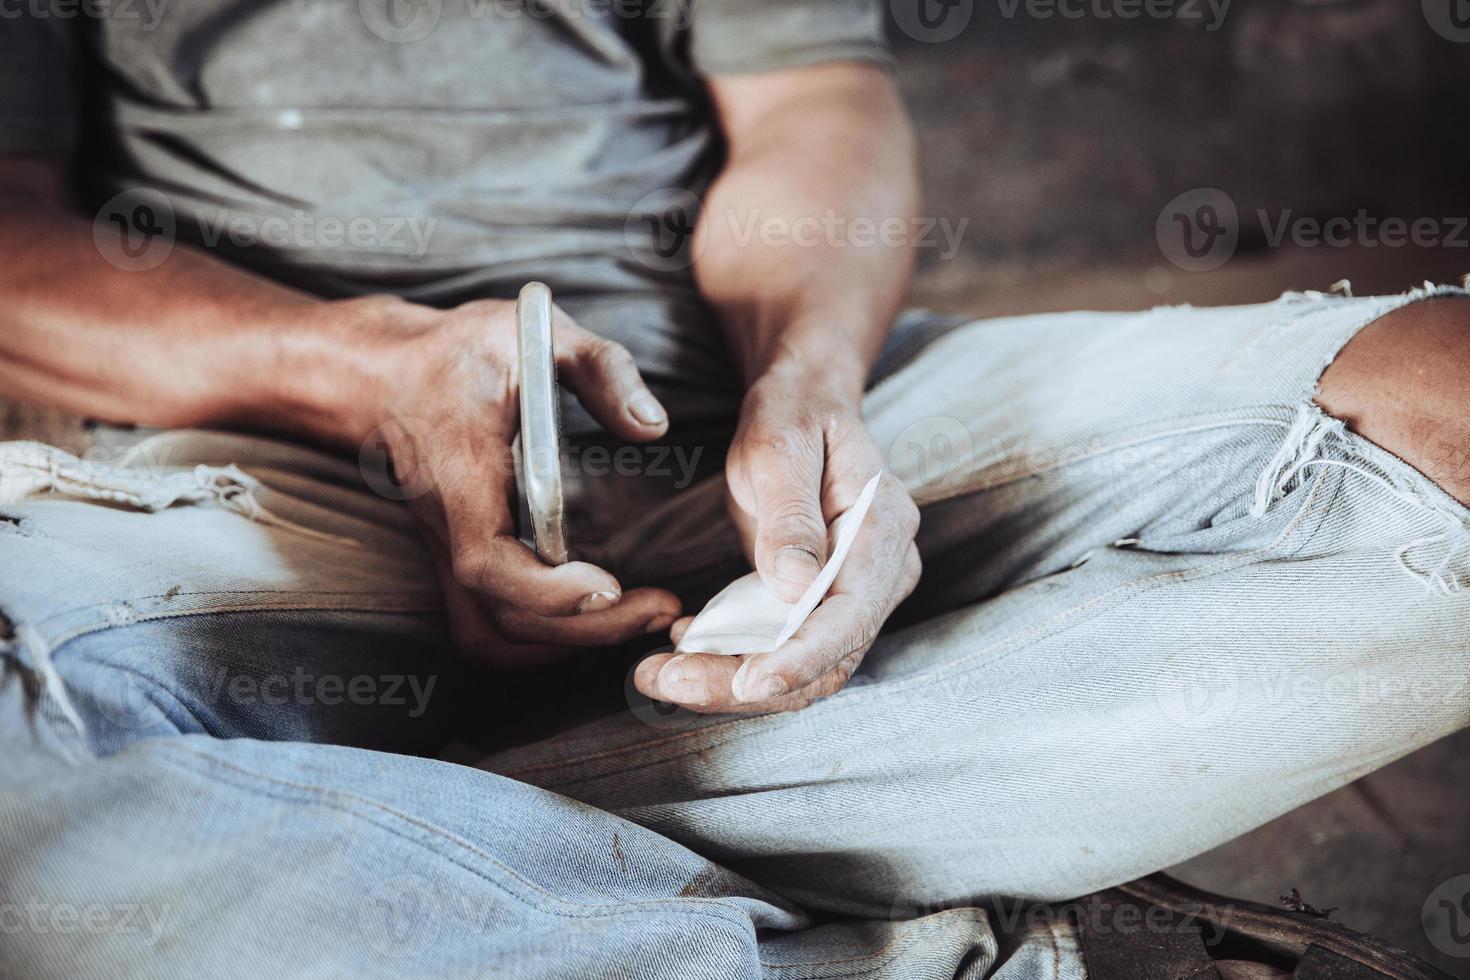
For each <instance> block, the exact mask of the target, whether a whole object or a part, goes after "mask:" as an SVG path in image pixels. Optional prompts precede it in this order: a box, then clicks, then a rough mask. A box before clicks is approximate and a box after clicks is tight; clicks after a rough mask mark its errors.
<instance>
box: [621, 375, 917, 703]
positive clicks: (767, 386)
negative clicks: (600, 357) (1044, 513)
mask: <svg viewBox="0 0 1470 980" xmlns="http://www.w3.org/2000/svg"><path fill="white" fill-rule="evenodd" d="M818 378H819V375H818V374H817V373H816V372H811V373H805V372H795V371H792V372H776V373H773V374H771V375H768V376H766V377H764V378H762V379H761V380H760V381H759V382H757V383H756V384H755V385H754V386H752V387H751V389H750V391H749V393H748V394H747V396H746V399H745V405H744V408H743V411H742V413H741V422H740V429H739V431H738V432H737V433H736V436H735V442H734V445H733V446H732V448H731V450H730V456H729V459H728V461H727V463H726V479H727V481H728V483H729V489H730V502H731V512H732V514H733V515H734V517H735V521H736V524H737V525H738V526H739V528H740V530H741V536H742V538H743V540H744V541H745V543H746V551H747V554H748V555H749V556H750V557H751V559H752V563H753V564H754V565H755V567H756V570H757V571H759V572H760V575H761V581H762V582H763V583H764V584H765V586H766V587H767V588H769V589H770V590H771V591H772V592H774V593H775V594H776V595H778V596H780V597H781V598H782V599H784V600H786V601H787V602H794V601H795V600H796V599H797V598H799V597H800V596H801V594H802V592H804V591H805V590H806V587H807V586H808V585H810V584H811V582H812V580H813V579H814V578H815V577H816V575H817V572H818V571H819V570H820V569H821V567H822V564H823V563H824V562H825V561H826V560H827V557H828V540H827V524H828V523H830V522H831V521H832V520H833V519H835V518H836V517H837V515H839V514H841V513H842V512H843V511H845V510H847V509H848V508H849V507H851V506H852V504H853V503H854V502H855V501H856V500H857V497H858V494H859V493H860V492H861V491H862V489H863V486H864V485H865V484H866V483H867V482H868V480H870V479H871V478H872V476H873V474H875V473H877V472H879V471H881V470H884V463H883V456H882V453H881V452H880V451H879V449H878V447H877V445H875V444H874V442H873V438H872V436H871V435H870V434H869V433H868V430H867V428H866V427H865V426H864V425H863V421H862V418H861V417H860V416H859V415H858V411H857V406H856V404H855V403H853V402H852V400H851V399H848V398H845V397H842V396H840V395H831V396H827V395H823V394H820V393H819V392H818V389H819V387H820V382H819V380H818ZM918 526H919V511H918V508H917V507H915V506H914V502H913V500H912V499H911V498H910V497H909V495H908V493H907V492H905V491H904V489H903V487H902V486H900V485H899V483H898V481H897V480H895V479H894V478H893V476H892V474H889V473H887V472H886V471H885V472H884V475H883V478H882V480H881V481H880V482H879V484H878V493H877V496H876V497H875V498H874V500H873V505H872V508H871V509H870V510H869V511H868V515H867V517H866V519H865V520H864V521H863V526H862V529H861V531H859V533H858V536H857V538H856V539H855V541H854V542H853V547H852V551H851V552H849V553H848V557H847V561H846V562H845V563H844V564H843V566H842V571H841V572H840V573H839V574H838V576H837V579H836V581H835V582H834V583H833V585H832V588H831V590H830V591H829V592H828V594H827V598H826V600H825V601H824V602H823V603H822V604H821V605H820V606H818V607H817V609H816V611H815V612H813V613H812V615H811V617H810V618H809V619H808V620H807V621H806V623H805V625H803V626H802V628H801V629H800V630H798V631H797V633H796V635H795V636H794V637H792V638H791V640H789V641H788V642H787V643H785V644H784V645H782V646H781V647H780V648H779V649H777V650H773V651H771V652H770V653H763V654H757V655H755V656H749V657H732V656H715V655H711V654H683V655H679V656H671V655H668V654H663V655H659V656H654V657H650V658H648V659H647V660H645V661H644V662H643V663H642V664H640V665H639V668H638V671H637V673H636V674H635V675H634V683H635V685H636V686H637V687H638V689H639V690H640V691H642V692H643V693H644V694H645V695H647V696H648V697H651V698H655V699H657V700H660V701H672V702H675V703H677V704H682V705H685V706H687V707H689V708H692V709H694V710H696V711H781V710H791V709H796V708H802V707H805V706H806V705H808V704H810V703H811V702H812V701H813V700H814V699H816V698H819V697H825V696H826V695H829V694H833V693H835V692H836V691H838V690H840V689H841V688H842V686H843V685H844V684H846V683H847V680H848V678H850V677H851V676H852V673H853V671H855V670H856V669H857V666H858V664H859V663H860V662H861V661H862V658H863V655H864V654H866V653H867V651H868V648H869V647H870V646H871V645H872V643H873V640H874V639H875V638H876V637H877V635H878V630H879V629H880V628H881V627H882V625H883V623H884V621H885V620H886V619H887V618H888V616H889V615H890V614H891V613H892V612H893V610H894V608H895V607H896V606H897V605H898V604H899V602H901V601H902V600H903V599H904V598H905V597H906V596H907V595H908V594H909V593H910V592H912V591H913V588H914V586H915V584H917V582H918V580H919V570H920V563H919V552H918V549H917V547H915V545H914V534H915V532H916V531H917V530H918ZM689 622H690V619H688V618H686V619H683V620H680V621H679V622H677V623H675V624H674V630H673V635H674V637H675V639H676V640H677V638H678V637H679V636H681V635H682V633H683V630H684V629H686V628H687V627H688V624H689Z"/></svg>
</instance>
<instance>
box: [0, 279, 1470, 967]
mask: <svg viewBox="0 0 1470 980" xmlns="http://www.w3.org/2000/svg"><path fill="white" fill-rule="evenodd" d="M1429 292H1430V291H1423V292H1419V293H1415V294H1410V295H1409V296H1400V297H1381V298H1360V299H1348V298H1342V297H1337V296H1324V295H1321V294H1315V293H1314V294H1291V295H1288V296H1285V297H1283V298H1282V299H1281V300H1279V301H1277V302H1274V303H1269V304H1263V305H1257V306H1246V307H1235V308H1220V309H1190V308H1163V309H1158V310H1153V311H1149V312H1145V313H1135V314H1094V313H1076V314H1065V315H1043V316H1032V317H1020V318H1010V319H1001V320H992V321H982V322H974V323H966V324H955V323H947V322H941V321H936V320H934V319H932V318H924V317H914V316H911V317H908V318H906V319H905V321H904V323H903V324H901V326H900V329H899V330H898V331H896V333H895V338H894V342H893V343H892V344H891V345H890V348H889V350H888V351H887V352H886V353H885V355H884V358H883V360H882V362H881V364H880V367H879V371H878V376H877V379H876V383H875V384H874V386H873V387H872V389H871V391H870V392H869V394H868V396H867V400H866V403H865V412H866V415H867V417H868V420H869V423H870V425H871V427H872V429H873V431H874V433H875V435H876V437H877V439H878V442H879V444H880V445H881V446H883V447H885V449H886V450H888V452H889V462H890V466H891V468H892V469H893V471H894V473H895V474H896V475H897V476H898V477H899V478H900V479H901V480H902V481H903V482H904V483H905V485H906V486H907V487H908V488H909V489H910V490H911V492H912V493H913V495H914V497H915V498H916V500H917V501H918V502H919V503H920V505H921V507H922V510H923V525H922V528H921V530H920V532H919V545H920V549H921V552H922V554H923V557H924V563H925V571H924V577H923V581H922V582H921V584H920V586H919V589H918V591H917V592H916V593H915V595H914V596H913V597H912V598H911V599H910V600H909V601H908V602H907V603H905V605H904V606H903V607H901V608H900V610H899V612H898V613H897V614H896V615H895V617H894V619H893V620H892V621H891V622H890V624H889V626H888V627H887V628H886V629H885V631H884V633H883V634H882V636H881V637H880V639H879V640H878V642H877V644H876V646H875V647H874V649H873V650H872V652H871V653H870V654H869V656H868V658H867V660H866V662H865V663H864V665H863V668H862V670H861V671H860V672H859V673H858V675H857V676H855V677H854V679H853V681H852V683H851V684H850V685H849V686H848V688H847V689H846V690H844V691H842V692H841V693H839V694H837V695H835V696H833V697H830V698H827V699H825V700H823V701H820V702H818V703H816V704H815V705H813V706H812V707H810V708H808V709H806V710H805V711H801V712H798V713H795V714H785V715H769V716H758V717H733V716H714V717H699V716H694V715H690V714H685V713H683V712H680V711H672V712H670V711H666V710H663V709H662V708H661V707H660V706H658V705H653V704H650V703H648V702H646V701H643V700H641V699H640V698H639V697H638V696H637V695H636V693H628V694H626V695H625V694H624V692H621V691H616V690H614V691H612V696H613V697H614V698H616V699H617V701H618V710H612V711H610V712H608V713H607V715H606V717H602V718H599V719H596V720H592V721H589V722H587V723H585V724H581V725H579V726H577V727H572V728H570V729H568V730H564V731H561V732H559V733H557V734H553V735H551V736H549V737H546V738H542V739H540V740H538V741H534V742H532V743H530V744H520V745H510V746H509V747H507V748H504V749H501V750H500V751H498V752H497V753H496V754H494V755H493V756H491V757H490V758H488V759H484V760H483V761H481V762H480V764H479V766H478V768H476V767H467V766H463V765H458V764H454V763H451V762H447V761H441V760H439V759H435V758H432V757H428V756H431V755H432V754H433V753H436V752H438V751H439V750H440V748H441V746H442V745H443V743H444V741H445V739H446V737H447V735H448V731H447V729H448V727H449V717H448V716H449V711H448V710H447V707H446V706H447V705H448V704H449V703H450V701H451V700H452V698H453V694H454V687H455V680H454V677H455V671H456V669H457V667H456V662H455V660H454V658H453V656H452V655H451V654H450V653H449V652H448V650H447V649H446V646H447V644H446V639H445V635H444V624H443V619H442V615H441V612H440V603H439V597H438V595H437V594H436V591H435V589H434V587H433V585H432V583H433V575H432V573H431V570H430V568H429V566H428V564H427V560H426V558H425V556H424V554H423V553H422V551H421V550H420V548H419V547H418V545H417V543H416V541H415V539H414V537H413V534H412V531H411V528H410V526H409V523H408V521H407V520H406V518H405V516H404V514H403V512H402V509H401V507H400V506H399V505H398V504H397V503H395V502H394V501H392V500H389V499H387V498H386V497H385V496H384V495H383V494H381V493H374V492H372V490H370V489H369V486H365V482H364V476H365V473H366V470H365V469H363V468H360V466H359V465H358V464H356V463H354V462H353V461H344V460H339V459H335V458H332V457H329V456H326V455H324V454H321V453H317V452H314V451H311V450H307V449H302V448H299V447H292V446H288V445H285V444H282V443H276V442H272V441H269V440H264V439H256V438H249V437H243V436H235V435H223V434H208V433H164V434H161V435H157V436H153V437H151V438H149V439H147V440H145V441H143V442H141V443H139V444H137V445H135V446H133V447H132V448H131V449H130V450H128V452H127V454H126V455H125V456H123V457H122V458H121V459H113V460H109V461H108V462H109V464H110V465H100V464H98V463H97V462H96V461H86V460H74V459H70V458H67V457H65V456H62V455H58V454H53V453H51V452H49V451H47V450H44V449H37V448H36V447H34V446H30V447H20V448H17V447H14V446H11V447H9V451H10V456H9V457H4V456H3V455H0V501H3V503H0V612H3V614H4V617H5V621H6V622H5V625H6V628H5V630H4V639H3V640H0V654H3V671H4V673H3V676H0V738H3V748H0V753H3V754H0V974H4V975H7V976H9V975H16V976H27V977H51V976H55V977H82V976H94V975H95V976H103V975H105V976H110V977H116V976H147V977H162V976H176V975H177V976H184V975H189V976H193V975H199V974H204V975H211V976H227V975H261V974H268V973H279V974H281V975H288V976H345V975H352V976H396V975H404V974H415V975H434V976H466V977H468V976H486V975H497V976H500V975H503V976H509V977H517V978H520V977H538V978H539V977H547V978H560V977H579V978H581V977H636V978H663V977H668V978H679V980H687V978H724V977H752V976H768V977H783V978H819V977H821V978H826V977H859V976H860V977H903V978H920V980H926V978H931V977H933V978H939V977H952V976H962V977H966V978H978V977H1001V978H1006V980H1029V978H1037V977H1081V976H1082V975H1083V972H1084V971H1083V967H1082V964H1081V962H1080V958H1079V956H1078V953H1077V946H1076V941H1075V936H1074V934H1073V929H1072V925H1071V924H1070V922H1069V920H1068V919H1067V917H1066V916H1065V915H1060V914H1059V915H1054V916H1040V917H1037V916H1031V915H1028V916H1025V917H1024V921H1019V920H1018V919H1011V920H1009V921H1007V917H1006V916H1005V915H1003V914H998V913H997V911H996V910H997V908H998V907H999V908H1001V909H1002V910H1003V909H1004V908H1005V906H1004V905H1001V906H997V905H996V902H995V900H996V899H997V897H999V896H1013V897H1021V898H1025V899H1029V900H1035V901H1037V902H1058V901H1062V900H1065V899H1068V898H1071V897H1073V896H1078V895H1081V894H1084V893H1087V892H1090V891H1093V890H1095V889H1099V888H1102V887H1106V886H1109V885H1112V884H1114V883H1118V882H1121V881H1125V880H1127V879H1130V878H1133V877H1135V876H1138V875H1140V874H1143V873H1146V872H1150V871H1153V870H1155V869H1158V868H1161V867H1165V866H1168V865H1170V864H1173V863H1175V862H1178V861H1181V860H1183V859H1185V858H1188V857H1190V856H1192V855H1195V854H1197V853H1199V852H1201V851H1203V850H1205V849H1207V848H1210V847H1213V846H1215V845H1217V844H1219V843H1221V842H1223V841H1226V840H1228V839H1230V838H1232V837H1234V836H1236V835H1238V834H1240V833H1243V832H1244V831H1246V830H1249V829H1251V828H1253V827H1255V826H1257V825H1259V824H1261V823H1263V822H1265V821H1267V820H1270V819H1271V818H1273V817H1275V816H1277V815H1279V814H1281V813H1283V812H1285V811H1287V810H1290V809H1292V808H1293V807H1296V806H1299V805H1301V804H1303V803H1305V802H1307V801H1309V800H1311V799H1313V798H1315V797H1317V796H1320V795H1321V794H1323V793H1326V792H1328V791H1330V790H1332V789H1334V788H1336V787H1339V786H1342V785H1343V784H1345V783H1347V782H1349V781H1350V780H1353V779H1355V778H1357V777H1358V776H1361V775H1363V774H1364V773H1367V772H1369V771H1371V770H1373V769H1375V768H1376V767H1379V766H1382V765H1384V764H1385V763H1388V762H1390V761H1392V760H1393V759H1395V758H1398V757H1399V756H1402V755H1404V754H1405V753H1408V752H1410V751H1412V750H1414V749H1416V748H1418V747H1420V746H1422V745H1425V744H1427V743H1428V742H1431V741H1433V740H1435V739H1437V738H1439V737H1441V736H1443V735H1445V734H1448V733H1450V732H1452V731H1454V730H1456V729H1458V728H1460V727H1462V726H1464V725H1466V724H1467V723H1470V591H1462V590H1461V589H1460V586H1461V585H1462V584H1463V583H1465V582H1466V581H1467V577H1470V557H1467V555H1470V549H1467V548H1466V543H1467V538H1470V530H1467V526H1470V513H1467V511H1466V509H1465V508H1464V507H1462V506H1461V505H1460V504H1459V503H1457V502H1456V501H1455V500H1453V499H1452V498H1450V497H1448V496H1447V495H1445V494H1444V493H1443V492H1441V491H1440V490H1439V489H1438V488H1437V487H1436V486H1435V485H1434V484H1433V483H1432V482H1430V481H1429V480H1428V479H1427V478H1426V477H1424V476H1423V475H1421V474H1420V473H1418V472H1417V471H1415V470H1414V469H1412V468H1411V467H1409V466H1408V465H1407V464H1405V463H1403V462H1401V461H1400V460H1398V459H1397V458H1395V457H1394V456H1392V455H1391V454H1390V453H1388V452H1386V451H1384V450H1382V449H1380V448H1378V447H1376V446H1374V445H1372V444H1370V443H1368V442H1366V441H1365V440H1363V439H1361V438H1359V437H1358V436H1356V435H1354V434H1353V433H1351V432H1348V431H1345V430H1344V428H1343V427H1342V426H1341V425H1340V424H1337V423H1336V422H1334V421H1333V420H1332V419H1329V418H1327V417H1325V416H1323V415H1322V413H1321V412H1320V411H1318V410H1317V409H1316V408H1315V407H1314V406H1313V405H1312V403H1311V399H1312V395H1313V391H1314V388H1315V384H1316V379H1317V377H1318V375H1319V374H1320V372H1321V371H1322V370H1323V368H1324V367H1325V365H1326V364H1328V363H1329V362H1330V361H1331V359H1332V358H1333V356H1334V355H1335V353H1336V352H1337V351H1338V350H1339V349H1340V348H1341V347H1342V346H1343V345H1344V344H1345V343H1346V342H1347V341H1348V340H1349V339H1351V338H1352V336H1353V335H1354V334H1355V333H1356V332H1357V331H1358V330H1359V329H1360V328H1362V327H1363V326H1365V325H1367V324H1368V323H1370V322H1372V321H1373V320H1374V319H1376V318H1377V317H1379V316H1381V315H1382V314H1384V313H1386V312H1388V311H1389V310H1391V309H1394V308H1396V307H1398V306H1401V305H1403V304H1405V303H1407V302H1411V301H1413V300H1414V299H1416V298H1420V297H1422V296H1424V295H1428V294H1429ZM1438 292H1447V293H1448V292H1458V291H1455V290H1439V291H1438ZM659 394H660V395H661V397H663V398H664V400H665V404H666V405H668V406H669V407H670V409H671V413H672V415H673V417H674V419H675V421H676V423H677V422H678V419H679V402H678V398H677V393H671V392H669V391H660V392H659ZM6 458H8V459H9V462H8V463H7V462H4V461H3V460H4V459H6ZM364 459H367V456H366V455H365V456H364ZM715 462H716V463H718V460H717V459H716V460H715ZM362 466H366V464H365V463H363V464H362ZM230 467H234V468H230ZM583 475H584V476H585V474H583ZM630 480H637V477H632V476H626V475H623V476H620V475H618V474H616V473H612V474H610V475H608V476H606V477H587V478H586V480H585V481H584V482H585V484H586V485H584V486H582V487H581V489H580V491H579V493H574V494H573V499H574V501H575V500H580V501H581V502H580V504H574V512H573V515H572V527H573V534H574V544H575V543H576V541H578V540H580V541H582V542H584V549H583V552H582V553H583V556H585V557H588V558H590V559H592V560H596V561H599V562H603V563H605V564H606V565H607V566H608V567H609V568H610V569H612V570H613V571H614V572H615V573H617V574H618V575H619V577H620V578H621V579H622V581H623V582H624V584H625V585H632V584H642V583H647V582H656V583H662V584H668V585H670V586H671V587H674V588H675V589H676V591H680V592H682V593H684V594H685V595H686V596H687V597H688V598H689V600H690V601H691V602H697V601H698V597H699V596H700V595H708V594H710V593H711V592H713V590H714V589H716V588H718V587H719V586H720V585H722V584H724V582H726V581H728V580H729V579H730V578H731V577H733V576H734V575H736V574H738V573H739V572H740V571H741V559H740V557H739V552H738V547H737V542H736V539H735V536H734V533H733V531H732V530H731V529H730V527H729V524H728V521H727V518H726V517H725V514H724V509H723V504H722V501H721V493H722V488H721V486H720V483H719V480H718V477H715V478H713V479H708V480H705V481H703V482H699V483H695V484H694V485H693V486H690V487H689V488H687V489H684V490H679V491H673V490H670V491H669V492H668V493H667V494H666V499H664V500H662V501H661V502H658V501H655V502H654V503H652V504H649V503H647V502H646V501H645V502H643V503H640V504H639V505H638V507H637V508H634V509H629V508H621V509H620V508H619V507H618V506H614V505H613V504H612V503H610V502H611V501H616V500H620V499H625V498H626V499H631V498H632V496H636V495H629V494H623V495H622V496H620V493H621V491H620V489H619V488H620V487H623V488H626V487H627V486H629V485H630V484H628V483H627V481H630ZM7 481H8V482H7ZM599 481H602V482H599ZM619 481H622V482H621V483H620V482H619ZM366 482H367V484H369V485H372V484H373V483H374V481H373V480H372V479H368V480H367V481H366ZM574 482H575V481H574ZM655 483H656V481H648V482H646V483H645V484H640V485H639V486H638V493H642V494H647V493H648V492H649V491H648V487H649V486H652V485H655ZM7 488H8V489H7ZM379 489H382V488H381V487H379ZM388 495H389V496H391V495H392V494H391V492H390V493H389V494H388ZM592 503H597V504H598V506H596V507H593V506H592ZM613 686H614V687H615V686H616V685H613ZM629 690H630V691H631V687H629ZM545 697H546V699H547V700H546V701H544V702H542V703H541V704H543V705H544V706H545V711H546V712H547V713H554V711H555V708H556V703H557V701H558V700H559V698H558V696H557V695H554V694H547V695H545ZM625 697H626V701H625V700H624V698H625ZM523 707H526V708H527V709H528V710H529V711H530V713H532V714H534V713H535V712H536V711H538V710H540V706H538V704H537V703H536V702H534V701H533V702H532V703H530V704H529V705H525V706H523ZM495 722H496V719H494V718H490V719H485V723H486V724H487V725H489V726H490V727H494V725H495ZM513 741H514V737H513V734H512V735H511V736H510V737H508V738H507V742H513ZM1050 907H1051V908H1053V909H1057V908H1058V906H1055V905H1053V906H1050Z"/></svg>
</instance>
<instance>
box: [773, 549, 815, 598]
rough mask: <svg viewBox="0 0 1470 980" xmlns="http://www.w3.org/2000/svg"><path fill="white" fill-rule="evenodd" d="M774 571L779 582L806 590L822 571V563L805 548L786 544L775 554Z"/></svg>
mask: <svg viewBox="0 0 1470 980" xmlns="http://www.w3.org/2000/svg"><path fill="white" fill-rule="evenodd" d="M775 570H776V577H777V578H778V579H780V580H781V581H783V582H790V583H791V584H792V585H799V586H801V587H802V588H806V587H807V586H808V585H810V584H811V582H812V579H814V578H816V577H817V573H818V572H820V571H821V570H822V563H821V562H819V561H817V556H816V555H814V554H812V553H811V552H810V551H808V550H806V549H805V548H802V547H800V546H798V545H794V544H788V545H787V546H786V547H784V548H782V549H781V550H780V551H778V552H776V561H775Z"/></svg>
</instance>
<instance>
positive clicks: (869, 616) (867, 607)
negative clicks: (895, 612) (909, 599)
mask: <svg viewBox="0 0 1470 980" xmlns="http://www.w3.org/2000/svg"><path fill="white" fill-rule="evenodd" d="M887 619H888V610H887V608H886V607H885V604H884V603H883V602H880V601H879V600H877V599H873V598H868V599H863V600H862V603H861V605H860V606H859V607H858V611H857V629H856V630H855V631H854V633H853V637H852V643H851V644H850V652H851V653H859V652H861V651H863V650H866V649H867V648H868V647H869V646H871V645H872V643H873V641H874V640H876V639H877V638H878V631H879V630H881V629H882V628H883V623H884V622H885V621H886V620H887Z"/></svg>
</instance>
